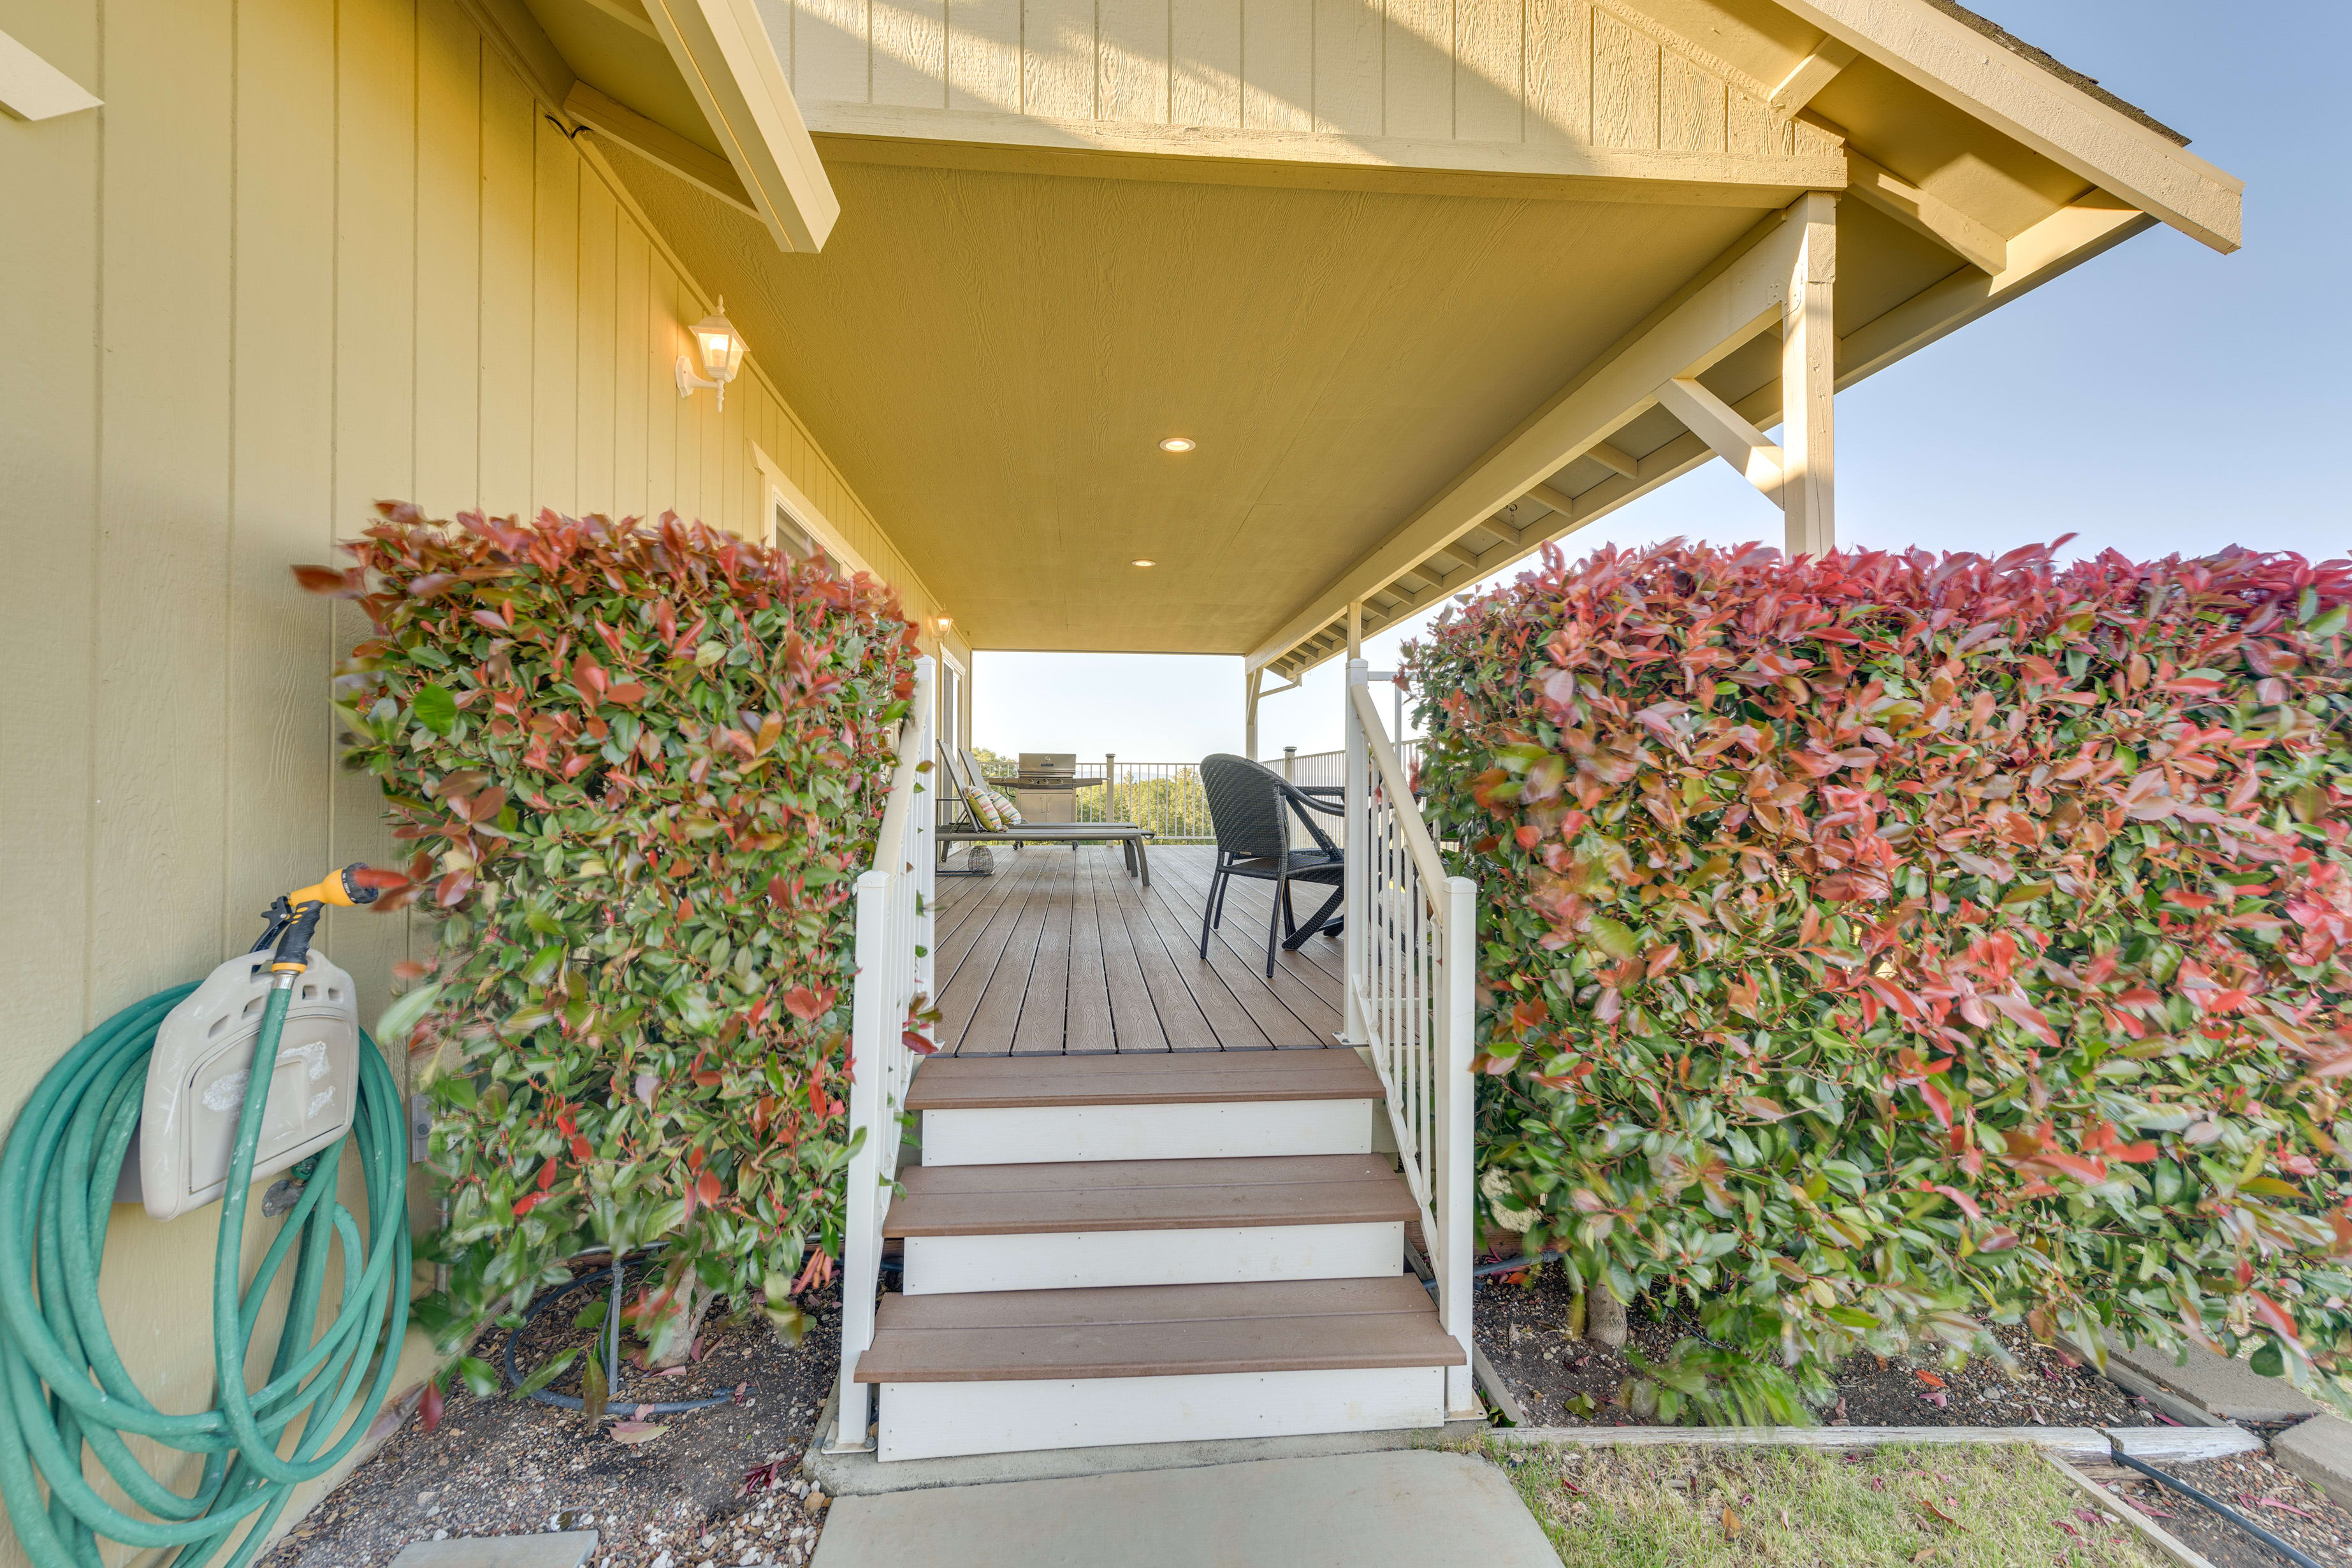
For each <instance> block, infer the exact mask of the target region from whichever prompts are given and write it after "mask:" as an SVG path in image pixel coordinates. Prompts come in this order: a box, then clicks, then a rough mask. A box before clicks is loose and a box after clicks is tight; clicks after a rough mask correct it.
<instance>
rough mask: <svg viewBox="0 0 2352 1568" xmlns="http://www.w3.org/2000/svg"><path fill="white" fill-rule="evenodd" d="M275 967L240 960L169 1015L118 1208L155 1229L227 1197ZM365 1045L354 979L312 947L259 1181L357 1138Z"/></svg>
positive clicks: (272, 1104) (267, 1115) (265, 1130)
mask: <svg viewBox="0 0 2352 1568" xmlns="http://www.w3.org/2000/svg"><path fill="white" fill-rule="evenodd" d="M269 958H270V955H269V954H268V953H267V952H252V953H244V954H241V955H239V956H238V957H236V958H232V959H230V960H229V961H228V962H227V963H224V964H222V965H221V966H220V967H218V968H217V969H215V970H214V971H213V972H212V973H211V974H209V975H207V976H206V977H205V982H204V984H201V985H199V986H197V987H196V988H195V990H194V991H193V992H191V993H190V994H188V995H187V996H186V997H185V998H184V999H183V1000H182V1001H181V1003H180V1005H178V1006H176V1007H174V1008H173V1009H172V1011H171V1012H170V1014H168V1015H167V1016H165V1017H164V1019H163V1026H162V1027H161V1028H159V1029H158V1030H157V1031H156V1032H155V1054H154V1056H153V1058H152V1059H151V1060H150V1061H149V1062H148V1064H147V1097H146V1101H145V1105H144V1107H143V1109H142V1112H141V1116H140V1121H139V1134H138V1137H137V1139H136V1140H135V1141H134V1142H133V1143H132V1145H131V1156H130V1159H129V1161H128V1162H127V1163H126V1164H125V1167H124V1173H123V1182H122V1184H121V1186H120V1187H118V1188H117V1190H116V1193H115V1198H116V1201H117V1202H119V1203H120V1202H136V1203H142V1204H144V1205H146V1209H147V1212H148V1214H149V1215H152V1216H153V1217H154V1218H156V1219H176V1218H177V1217H179V1216H180V1215H184V1214H186V1213H187V1212H189V1211H190V1210H191V1209H197V1208H202V1207H204V1206H205V1205H207V1204H210V1203H213V1202H215V1201H216V1200H217V1199H219V1197H220V1196H221V1194H223V1193H225V1192H226V1191H227V1190H228V1167H229V1159H230V1155H231V1153H232V1152H233V1151H234V1150H235V1148H236V1124H237V1118H238V1115H239V1113H240V1112H242V1111H243V1110H244V1109H245V1091H246V1086H247V1084H248V1083H249V1082H250V1081H251V1077H252V1071H253V1047H254V1043H255V1041H256V1040H257V1039H258V1038H259V1037H260V1033H261V1015H262V1010H263V1009H264V1008H265V1007H266V1006H267V1005H268V1000H269V983H270V979H271V976H270V973H269ZM359 1036H360V1022H359V998H358V994H357V990H356V988H355V987H354V986H353V985H352V977H351V976H350V975H349V974H346V973H343V971H341V969H338V968H337V967H336V966H335V965H334V964H333V963H330V962H329V961H328V959H327V956H326V954H325V953H323V952H320V951H319V950H318V949H317V948H312V949H311V950H310V968H309V969H307V970H305V971H304V972H303V973H301V974H299V975H297V976H296V977H295V981H294V994H293V996H292V998H291V999H290V1001H289V1005H288V1006H287V1009H286V1028H285V1031H284V1033H283V1034H281V1035H280V1036H279V1037H278V1065H277V1069H276V1071H275V1073H274V1074H273V1075H272V1077H271V1081H270V1085H269V1098H268V1100H267V1101H266V1102H265V1103H264V1106H263V1110H262V1129H261V1142H260V1145H259V1147H258V1148H257V1149H256V1151H255V1156H254V1165H253V1179H254V1180H255V1181H257V1182H262V1181H267V1180H268V1179H269V1178H270V1177H272V1176H274V1175H276V1174H277V1173H278V1172H280V1171H283V1170H285V1169H286V1168H287V1167H289V1166H290V1165H294V1164H297V1163H300V1162H301V1161H303V1160H306V1159H308V1158H309V1157H310V1156H311V1155H312V1154H315V1153H318V1152H320V1151H322V1150H325V1149H328V1148H331V1147H332V1146H333V1144H334V1142H335V1141H336V1140H337V1139H339V1138H341V1136H342V1135H343V1133H344V1132H345V1131H347V1130H348V1129H349V1128H350V1126H351V1124H352V1108H353V1105H354V1102H355V1101H356V1100H357V1098H358V1093H359V1076H360V1075H359V1066H360V1038H359ZM134 1171H135V1172H136V1180H135V1183H134V1181H133V1179H132V1173H133V1172H134ZM134 1187H135V1190H131V1189H133V1188H134Z"/></svg>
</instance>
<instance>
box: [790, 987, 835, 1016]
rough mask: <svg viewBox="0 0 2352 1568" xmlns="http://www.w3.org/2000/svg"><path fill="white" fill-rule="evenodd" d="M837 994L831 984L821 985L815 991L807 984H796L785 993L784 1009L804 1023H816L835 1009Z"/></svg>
mask: <svg viewBox="0 0 2352 1568" xmlns="http://www.w3.org/2000/svg"><path fill="white" fill-rule="evenodd" d="M837 994H838V993H837V992H835V990H834V988H833V987H832V986H830V985H820V986H818V987H817V988H816V989H815V990H814V991H812V990H810V989H809V988H808V987H807V986H805V985H795V986H793V988H792V989H791V990H789V991H787V992H785V993H784V1011H785V1012H787V1013H790V1014H791V1015H792V1016H793V1017H795V1018H798V1019H799V1020H800V1021H801V1022H803V1023H804V1024H814V1023H815V1022H816V1021H817V1020H818V1019H819V1018H822V1017H824V1016H825V1015H826V1014H827V1013H829V1012H831V1011H832V1010H833V1000H834V997H835V995H837Z"/></svg>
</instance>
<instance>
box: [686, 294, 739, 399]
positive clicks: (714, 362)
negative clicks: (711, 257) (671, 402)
mask: <svg viewBox="0 0 2352 1568" xmlns="http://www.w3.org/2000/svg"><path fill="white" fill-rule="evenodd" d="M692 330H693V332H694V344H695V347H696V349H697V350H698V351H699V352H700V353H701V355H702V370H703V374H701V375H697V374H694V359H693V356H692V355H689V354H680V355H678V356H677V395H679V396H680V397H692V396H693V395H694V389H695V388H696V387H698V386H707V387H711V388H713V389H715V390H716V391H717V392H718V394H719V407H721V408H724V407H726V406H727V384H728V383H729V382H730V381H732V380H734V379H735V373H736V372H737V371H739V370H740V369H742V368H743V334H742V333H740V332H739V331H736V330H735V323H734V322H732V321H729V320H728V319H727V297H726V296H725V295H723V294H722V295H720V296H719V309H718V310H714V311H712V312H711V313H710V314H709V315H708V316H705V317H703V318H702V320H700V321H697V322H695V323H694V327H693V329H692Z"/></svg>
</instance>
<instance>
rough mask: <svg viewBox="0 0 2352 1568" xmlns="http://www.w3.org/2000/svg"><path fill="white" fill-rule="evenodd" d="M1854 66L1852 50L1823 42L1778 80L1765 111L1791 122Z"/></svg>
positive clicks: (1833, 42)
mask: <svg viewBox="0 0 2352 1568" xmlns="http://www.w3.org/2000/svg"><path fill="white" fill-rule="evenodd" d="M1853 62H1854V49H1853V46H1852V45H1851V44H1845V43H1841V42H1840V41H1838V40H1837V39H1835V38H1823V39H1822V41H1821V42H1820V43H1819V44H1818V45H1816V46H1814V48H1813V52H1812V53H1811V54H1810V55H1807V56H1806V57H1805V58H1803V59H1801V60H1799V61H1798V62H1797V64H1796V68H1794V69H1792V70H1791V71H1790V72H1789V74H1788V75H1787V76H1785V77H1782V78H1781V79H1780V86H1778V87H1776V88H1774V89H1772V96H1771V97H1770V98H1769V99H1768V100H1765V107H1767V108H1768V109H1769V110H1771V111H1772V112H1773V113H1774V114H1775V115H1777V116H1779V117H1780V119H1782V120H1787V119H1789V118H1790V117H1791V116H1793V115H1794V114H1795V113H1796V112H1797V110H1801V109H1802V108H1804V107H1805V105H1807V104H1809V103H1811V102H1812V101H1813V95H1814V94H1815V93H1817V92H1819V91H1821V90H1822V89H1823V88H1825V87H1827V86H1829V84H1830V83H1831V81H1832V79H1835V78H1836V76H1837V74H1838V72H1840V71H1842V70H1843V69H1845V68H1846V67H1848V66H1850V65H1852V64H1853Z"/></svg>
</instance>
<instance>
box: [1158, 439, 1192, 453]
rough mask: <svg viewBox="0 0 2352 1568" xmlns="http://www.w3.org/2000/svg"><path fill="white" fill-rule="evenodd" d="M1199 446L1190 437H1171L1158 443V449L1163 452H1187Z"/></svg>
mask: <svg viewBox="0 0 2352 1568" xmlns="http://www.w3.org/2000/svg"><path fill="white" fill-rule="evenodd" d="M1199 445H1200V443H1199V442H1198V441H1195V440H1193V439H1192V437H1190V436H1171V437H1168V439H1166V440H1165V441H1162V442H1160V450H1161V451H1163V452H1189V451H1191V450H1192V448H1193V447H1197V446H1199Z"/></svg>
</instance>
